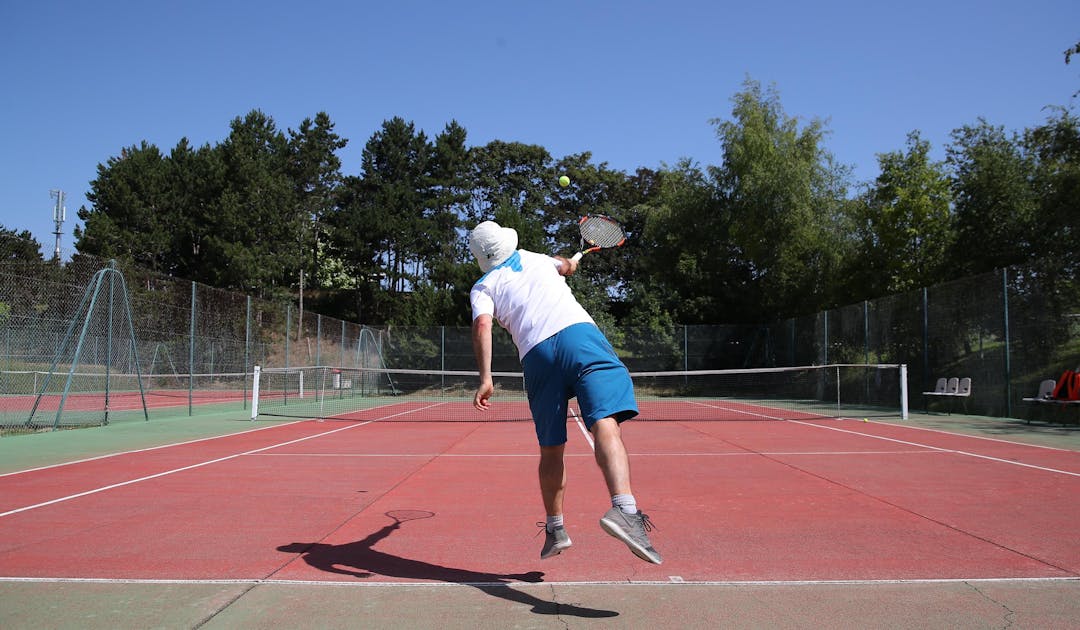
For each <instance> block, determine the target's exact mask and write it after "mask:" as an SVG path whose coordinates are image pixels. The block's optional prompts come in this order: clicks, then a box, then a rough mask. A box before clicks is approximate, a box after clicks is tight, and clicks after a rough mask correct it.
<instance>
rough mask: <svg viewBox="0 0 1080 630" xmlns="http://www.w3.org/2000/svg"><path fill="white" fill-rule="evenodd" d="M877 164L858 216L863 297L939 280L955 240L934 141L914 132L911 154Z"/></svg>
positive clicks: (946, 183)
mask: <svg viewBox="0 0 1080 630" xmlns="http://www.w3.org/2000/svg"><path fill="white" fill-rule="evenodd" d="M878 164H879V165H880V168H881V174H880V175H878V177H877V180H876V181H875V182H874V184H873V186H872V187H871V188H870V189H868V190H867V192H866V194H865V196H864V203H863V204H861V206H860V210H859V214H858V215H857V219H858V234H859V237H860V243H859V247H860V252H859V256H858V260H860V261H861V265H860V270H861V274H862V278H863V284H862V286H864V287H867V288H868V293H867V295H865V296H864V297H876V296H879V295H885V294H888V293H900V292H903V291H909V290H912V289H915V288H918V287H924V286H929V285H931V284H934V283H936V282H939V281H940V280H941V279H942V278H943V277H944V276H943V272H944V270H945V268H946V267H945V264H946V260H947V259H946V254H947V252H948V250H949V247H950V245H951V243H952V240H953V232H952V215H951V214H950V207H949V204H950V201H951V195H950V188H949V179H948V177H947V175H946V173H945V170H944V165H943V164H941V163H934V162H931V161H930V143H929V142H927V141H925V140H923V139H922V138H921V137H920V135H919V133H918V132H917V131H914V132H911V133H910V134H908V139H907V152H906V153H905V152H903V151H894V152H890V153H883V154H879V155H878Z"/></svg>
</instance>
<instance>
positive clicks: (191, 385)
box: [187, 282, 195, 416]
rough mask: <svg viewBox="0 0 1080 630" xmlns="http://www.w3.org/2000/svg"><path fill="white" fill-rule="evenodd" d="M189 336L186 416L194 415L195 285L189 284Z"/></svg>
mask: <svg viewBox="0 0 1080 630" xmlns="http://www.w3.org/2000/svg"><path fill="white" fill-rule="evenodd" d="M190 319H191V329H190V330H191V335H190V338H189V339H188V397H187V410H188V415H189V416H191V415H194V413H195V410H194V409H193V407H192V403H191V401H192V399H193V398H194V397H195V283H194V282H192V283H191V318H190Z"/></svg>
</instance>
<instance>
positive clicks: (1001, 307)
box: [0, 256, 1080, 429]
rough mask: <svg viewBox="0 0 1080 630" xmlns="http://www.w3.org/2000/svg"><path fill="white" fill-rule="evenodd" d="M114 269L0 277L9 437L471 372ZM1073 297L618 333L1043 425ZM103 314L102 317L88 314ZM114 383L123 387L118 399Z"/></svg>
mask: <svg viewBox="0 0 1080 630" xmlns="http://www.w3.org/2000/svg"><path fill="white" fill-rule="evenodd" d="M109 266H110V263H109V261H103V260H99V259H94V258H92V257H88V256H78V257H76V258H75V259H74V260H73V261H72V262H70V263H68V264H66V265H64V266H57V265H54V264H50V263H6V264H2V265H0V324H2V326H3V336H2V338H0V344H2V346H0V424H2V425H4V426H6V427H28V428H30V429H33V428H34V427H36V426H38V425H39V423H40V424H42V425H47V426H51V425H68V424H96V423H101V422H103V421H110V420H112V419H119V418H121V417H124V413H123V412H124V410H125V409H127V408H128V407H133V409H130V410H129V411H133V413H131V414H129V415H133V416H134V417H137V418H140V419H141V418H143V412H142V409H143V406H142V405H134V406H133V405H132V404H131V403H132V400H131V399H133V398H134V399H135V402H136V403H137V402H140V400H139V399H138V398H136V396H139V397H141V398H142V399H146V398H147V397H149V401H150V402H149V403H147V405H146V406H147V407H149V416H150V417H153V415H154V413H155V410H156V409H158V408H160V407H163V406H168V405H166V404H164V403H162V401H163V400H164V401H165V402H167V403H170V404H172V405H173V406H175V405H186V406H187V410H188V413H194V412H195V411H196V410H198V409H209V408H216V407H218V406H221V405H228V406H231V407H237V408H241V407H243V406H245V405H246V404H247V397H248V388H249V387H250V384H251V381H250V374H251V372H252V371H253V369H254V366H256V365H260V366H264V367H285V368H288V367H295V366H312V365H324V366H341V367H348V368H357V367H359V368H366V367H392V368H407V369H425V370H474V369H475V362H474V359H473V352H472V340H471V333H470V330H469V329H468V328H467V327H427V328H415V327H411V328H410V327H394V326H390V327H381V328H373V327H368V326H363V325H359V324H355V323H350V322H345V321H341V320H339V319H334V318H330V317H325V316H322V315H319V314H315V313H311V312H305V311H301V310H300V309H299V308H298V307H297V305H296V304H295V303H292V302H287V301H286V302H272V301H267V300H262V299H257V298H253V297H250V296H246V295H242V294H238V293H233V292H228V291H223V290H220V289H214V288H212V287H208V286H205V285H201V284H198V283H193V282H190V281H183V280H178V279H175V278H171V277H167V276H162V275H160V274H155V273H150V272H147V271H145V270H141V269H138V268H135V267H122V268H118V269H117V271H118V272H119V273H120V274H122V277H123V279H124V283H125V284H126V295H125V296H124V297H123V299H122V298H121V296H120V295H119V294H117V293H116V292H115V291H114V290H112V289H110V290H108V291H106V290H104V289H103V288H100V287H99V288H98V289H95V283H96V282H97V281H95V278H96V277H99V274H100V273H101V272H102V270H104V269H108V268H109ZM1077 284H1078V283H1077V282H1076V280H1075V279H1074V278H1072V277H1068V278H1063V277H1062V276H1060V275H1054V274H1048V273H1046V272H1043V271H1040V270H1039V269H1038V268H1037V267H1034V266H1032V267H1014V268H1010V269H1006V270H1000V271H996V272H993V273H989V274H984V275H980V276H975V277H970V278H963V279H959V280H956V281H952V282H948V283H944V284H940V285H936V286H933V287H928V288H926V289H920V290H917V291H912V292H908V293H903V294H898V295H892V296H888V297H884V298H880V299H876V300H872V301H867V302H863V303H859V304H853V305H849V306H844V307H841V308H837V309H832V310H829V311H826V312H821V313H817V314H814V315H809V316H805V317H799V318H795V319H790V320H786V321H781V322H775V323H772V324H768V325H761V326H674V327H669V328H657V329H648V330H638V329H633V330H631V329H623V330H614V331H607V332H608V333H609V336H610V337H611V338H612V339H613V341H614V342H615V345H616V347H617V349H618V350H619V352H620V355H621V356H622V357H623V359H624V361H625V362H626V363H627V365H628V367H629V368H630V369H631V370H632V371H651V370H657V371H659V370H701V369H730V368H755V367H776V366H798V365H821V364H827V363H890V364H892V363H904V364H907V366H908V376H909V382H908V390H909V392H911V394H910V399H911V406H912V408H913V409H920V408H924V407H925V405H926V404H928V402H927V399H926V398H924V397H922V396H920V394H919V392H922V391H925V390H928V389H932V387H933V384H934V382H935V381H936V379H937V378H939V377H950V376H956V377H961V378H962V377H970V378H971V379H972V381H973V387H972V395H971V397H970V398H969V399H968V400H967V401H966V403H967V404H966V407H967V410H968V412H969V413H974V414H980V415H988V416H1001V417H1014V418H1035V417H1038V415H1037V414H1038V413H1040V411H1039V410H1038V409H1037V406H1034V405H1027V404H1025V403H1023V402H1021V400H1022V399H1023V398H1024V397H1028V396H1033V395H1034V394H1035V392H1036V391H1037V389H1038V385H1039V383H1040V382H1041V381H1042V380H1044V379H1047V378H1056V377H1057V375H1059V374H1060V373H1061V372H1062V371H1063V370H1065V369H1076V368H1077V367H1078V366H1080V340H1078V335H1077V333H1078V332H1080V297H1078V290H1077ZM95 299H96V300H98V304H96V306H97V307H99V308H105V310H106V312H108V313H109V315H108V316H105V317H100V318H98V319H94V318H93V317H91V316H89V315H87V310H86V308H85V306H84V302H86V301H87V300H91V301H92V300H95ZM103 304H104V306H102V305H103ZM128 308H129V309H130V310H129V311H128V310H127V309H128ZM462 308H466V306H465V305H462ZM128 312H129V313H130V322H131V323H130V325H125V317H127V315H126V313H128ZM91 320H93V321H91ZM494 341H495V346H494V352H493V354H494V361H493V368H494V369H495V370H496V371H518V370H520V363H519V361H518V358H517V352H516V350H515V348H514V346H513V344H512V342H511V340H510V337H509V335H507V334H506V333H505V331H502V329H501V328H497V334H496V336H495V340H494ZM105 374H107V375H109V376H110V377H112V378H116V379H120V378H121V376H120V375H124V376H127V377H128V380H126V381H124V380H120V381H118V385H116V387H115V389H114V390H113V392H110V394H111V395H112V400H108V396H105V397H103V396H102V389H103V387H102V383H103V382H104V383H106V385H105V386H104V389H105V391H108V390H109V385H108V384H107V383H108V382H109V381H106V380H104V377H103V375H105ZM132 374H134V375H135V377H131V375H132ZM46 380H48V381H49V382H48V383H46V382H45V381H46ZM143 386H145V388H146V389H147V390H148V391H138V390H140V389H141V388H143ZM73 395H74V396H73ZM118 401H122V402H124V404H118ZM110 405H111V406H112V408H111V409H110ZM35 406H36V407H38V408H39V410H40V411H42V412H44V413H43V414H42V415H41V417H40V418H38V417H37V416H36V413H37V412H35V414H32V413H31V412H32V410H33V409H34V407H35ZM62 406H66V409H63V408H61V407H62ZM88 407H90V408H94V407H104V415H102V410H101V409H96V408H94V409H87V408H88ZM110 412H111V413H112V415H111V416H110V415H109V413H110ZM32 415H34V417H31V416H32Z"/></svg>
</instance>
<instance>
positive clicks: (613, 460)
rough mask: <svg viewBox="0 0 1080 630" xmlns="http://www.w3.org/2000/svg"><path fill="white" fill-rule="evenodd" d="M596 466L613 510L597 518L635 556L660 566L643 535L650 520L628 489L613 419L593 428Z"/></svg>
mask: <svg viewBox="0 0 1080 630" xmlns="http://www.w3.org/2000/svg"><path fill="white" fill-rule="evenodd" d="M592 434H593V438H594V441H595V449H596V463H597V465H598V466H600V470H601V471H603V473H604V481H605V482H606V483H607V487H608V492H610V493H611V502H612V508H611V509H610V510H608V512H607V513H606V514H604V516H603V518H601V519H600V527H602V528H603V529H604V531H605V532H607V533H608V534H610V535H611V536H614V537H615V538H618V539H619V540H621V541H623V542H624V543H626V546H627V547H629V548H630V551H632V552H634V555H636V556H637V557H639V558H641V559H642V560H645V561H647V562H652V563H653V564H660V562H661V558H660V553H659V552H658V551H656V549H654V548H653V546H652V543H651V542H650V541H649V535H648V534H647V533H646V532H647V531H648V530H650V529H652V523H651V522H650V521H649V517H648V516H646V515H644V514H642V513H641V511H640V510H638V509H637V503H636V501H635V499H634V495H633V492H632V491H631V489H630V457H629V456H628V455H627V454H626V446H625V445H623V441H622V430H621V429H620V428H619V423H618V422H616V421H615V419H614V418H603V419H601V420H598V421H597V422H596V423H595V424H593V427H592Z"/></svg>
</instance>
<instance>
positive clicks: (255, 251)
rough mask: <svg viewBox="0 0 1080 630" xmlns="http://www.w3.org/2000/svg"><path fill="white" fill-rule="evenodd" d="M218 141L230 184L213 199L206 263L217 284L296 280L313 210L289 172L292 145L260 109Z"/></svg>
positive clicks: (265, 285) (258, 287) (267, 288)
mask: <svg viewBox="0 0 1080 630" xmlns="http://www.w3.org/2000/svg"><path fill="white" fill-rule="evenodd" d="M230 128H231V131H230V133H229V137H228V138H226V139H225V141H224V142H223V143H222V144H221V145H220V146H219V147H218V149H217V150H218V151H219V152H220V157H221V164H222V169H223V173H224V188H223V190H222V191H221V194H220V196H219V197H218V198H217V199H215V200H213V202H212V203H211V204H210V208H209V209H210V210H211V216H210V217H208V219H210V221H209V224H208V225H207V228H208V233H207V235H206V237H205V238H204V239H203V245H202V246H201V247H200V250H199V251H200V254H199V262H200V263H201V264H200V267H201V268H202V269H205V270H206V271H205V273H206V274H207V276H208V277H206V278H205V279H203V281H205V282H207V283H208V284H211V285H213V286H217V287H222V288H232V289H240V290H249V291H256V292H259V293H262V294H271V293H273V292H275V291H280V290H282V289H283V288H286V287H288V286H290V285H291V282H292V279H293V278H296V277H298V274H299V271H300V269H301V268H302V262H303V257H304V251H305V250H304V248H303V243H302V241H301V240H300V239H298V238H297V235H298V234H304V233H305V231H306V229H307V227H308V225H309V224H310V217H309V216H308V215H307V214H306V213H305V212H304V209H303V208H301V207H300V204H299V203H298V201H297V198H296V186H295V185H294V183H293V180H292V179H291V178H290V176H289V159H290V155H291V153H290V150H289V143H288V140H287V139H286V138H285V134H283V133H282V132H280V131H278V129H277V127H276V125H275V123H274V120H273V119H272V118H271V117H269V116H267V115H266V114H264V113H262V112H260V111H258V110H254V111H252V112H250V113H249V114H248V115H247V116H245V117H244V118H236V119H234V120H233V122H232V124H231V125H230Z"/></svg>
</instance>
